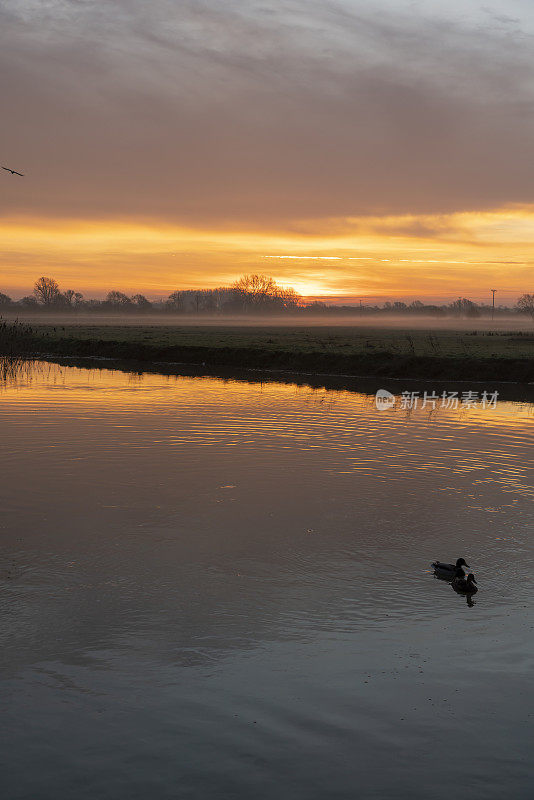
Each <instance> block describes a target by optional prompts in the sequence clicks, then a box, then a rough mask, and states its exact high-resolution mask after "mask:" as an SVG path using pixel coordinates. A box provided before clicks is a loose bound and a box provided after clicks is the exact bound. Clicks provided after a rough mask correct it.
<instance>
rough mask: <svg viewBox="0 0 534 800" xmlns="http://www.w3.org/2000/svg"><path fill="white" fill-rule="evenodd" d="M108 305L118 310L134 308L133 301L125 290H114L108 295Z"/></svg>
mask: <svg viewBox="0 0 534 800" xmlns="http://www.w3.org/2000/svg"><path fill="white" fill-rule="evenodd" d="M106 305H107V306H108V308H109V307H111V308H113V309H114V310H116V311H129V310H131V308H132V305H133V304H132V301H131V300H130V298H129V297H128V295H126V294H124V292H117V291H112V292H108V294H107V296H106Z"/></svg>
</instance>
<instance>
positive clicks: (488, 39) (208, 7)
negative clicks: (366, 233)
mask: <svg viewBox="0 0 534 800" xmlns="http://www.w3.org/2000/svg"><path fill="white" fill-rule="evenodd" d="M518 8H519V9H521V5H520V4H519V5H516V6H514V17H515V16H517V18H518V19H520V16H521V15H520V14H519V13H518V12H517V9H518ZM414 9H415V10H414ZM499 15H501V16H502V14H501V9H496V10H495V11H494V12H493V15H489V14H487V13H482V12H481V13H480V14H479V15H478V16H476V18H473V19H472V20H471V21H469V20H468V21H466V22H461V19H462V17H461V15H460V14H456V15H454V14H452V15H451V14H449V15H448V16H447V17H443V16H442V17H438V16H436V14H435V13H431V12H430V5H428V4H425V3H421V4H419V6H416V5H414V4H411V3H404V2H400V1H399V2H383V3H376V4H372V7H370V4H369V3H364V2H353V1H351V2H349V0H345V2H341V1H339V2H332V1H331V2H321V3H319V2H316V0H306V2H304V0H279V1H278V2H259V1H256V0H249V2H239V3H238V2H237V1H236V0H228V2H225V3H224V4H222V3H221V2H220V0H217V1H216V0H183V1H182V2H180V3H176V2H172V1H171V0H152V2H151V3H150V4H148V3H145V2H141V0H115V2H113V3H109V2H104V1H103V0H76V1H74V0H45V1H44V2H39V3H37V2H35V1H34V0H32V1H31V2H29V1H28V0H17V2H15V0H4V3H3V6H2V8H1V10H0V31H1V33H0V39H1V41H0V44H1V47H0V88H1V91H2V97H3V104H4V111H6V110H7V109H9V113H8V115H6V117H5V121H4V130H3V145H2V147H3V149H2V159H4V162H3V163H9V164H13V165H14V166H15V168H18V167H20V168H23V169H22V171H25V172H26V173H27V177H26V178H25V179H24V180H20V181H19V183H18V184H16V183H15V182H14V181H11V182H6V181H5V180H4V183H3V184H2V196H1V203H2V205H1V207H0V212H3V213H4V214H10V215H13V214H14V213H19V214H35V215H37V216H40V217H42V216H44V215H51V216H61V217H66V216H71V217H80V218H104V217H108V218H114V219H132V218H136V219H139V218H145V219H158V220H168V221H170V222H176V223H184V224H188V225H202V226H206V225H210V224H211V225H214V226H217V225H228V224H236V225H241V226H246V225H254V226H266V227H267V226H269V225H275V226H276V225H287V224H290V223H292V222H295V224H298V223H297V221H298V220H301V219H307V220H313V219H316V220H319V219H327V218H346V217H350V216H357V215H366V214H369V215H380V214H389V215H392V214H393V215H395V214H421V213H426V214H440V213H449V212H451V211H456V210H469V209H482V208H492V207H498V206H502V205H504V204H507V203H519V204H524V203H530V202H533V201H534V197H533V194H534V189H533V187H534V163H533V161H532V158H531V141H532V136H533V133H534V130H533V129H534V121H533V116H532V99H533V97H532V94H533V87H532V82H531V70H532V42H531V35H530V33H529V32H528V30H529V24H530V22H529V21H528V20H524V28H521V27H520V26H519V25H517V23H515V22H514V26H517V27H514V29H513V34H511V33H510V30H511V23H512V21H513V20H501V22H500V23H499V25H497V26H495V24H494V23H495V21H496V20H497V18H498V17H499ZM484 20H486V22H485V21H484ZM527 23H528V24H527ZM431 233H432V232H431V231H426V232H425V231H420V230H416V229H414V231H413V235H414V236H417V235H431ZM402 235H410V233H409V231H407V230H405V231H404V232H403V234H402Z"/></svg>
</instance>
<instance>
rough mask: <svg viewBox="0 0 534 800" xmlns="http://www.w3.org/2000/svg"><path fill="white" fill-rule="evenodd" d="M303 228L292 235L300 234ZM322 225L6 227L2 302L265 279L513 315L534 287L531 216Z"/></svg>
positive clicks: (334, 293) (159, 292) (320, 292)
mask: <svg viewBox="0 0 534 800" xmlns="http://www.w3.org/2000/svg"><path fill="white" fill-rule="evenodd" d="M296 227H297V226H295V228H296ZM317 227H319V226H318V224H317V222H316V221H313V222H312V223H301V224H300V226H299V228H298V229H295V230H293V231H291V232H289V231H261V230H260V231H254V230H247V231H239V230H225V229H224V228H218V229H212V230H205V229H202V228H191V227H189V228H184V227H178V226H174V225H170V224H164V225H163V224H156V223H152V224H150V225H149V224H144V225H143V224H140V223H135V222H128V223H126V222H114V221H105V222H94V221H93V222H83V221H80V220H68V221H66V220H37V219H35V220H25V219H18V220H16V219H14V220H11V219H5V220H3V221H2V222H0V237H1V241H2V243H3V251H4V268H3V286H2V290H3V291H7V292H11V293H12V294H13V296H17V295H20V294H24V293H29V291H30V289H31V287H32V285H33V282H34V280H35V278H36V277H38V276H39V275H40V274H46V275H53V276H54V277H56V279H57V280H58V281H59V282H60V285H61V287H62V288H63V289H67V288H75V289H77V290H80V291H82V292H83V293H84V294H85V295H86V296H102V294H103V293H105V292H106V291H108V290H109V289H119V290H121V291H125V292H127V293H134V292H136V291H138V290H141V291H143V292H145V293H146V294H147V296H150V297H165V296H167V295H168V294H169V293H170V292H171V291H173V290H174V289H177V288H199V287H215V286H220V285H227V284H229V283H231V282H232V281H233V280H235V278H236V277H237V276H239V275H240V274H242V273H244V272H250V271H261V272H264V273H267V274H270V275H273V276H274V277H275V278H276V280H277V281H279V282H280V283H281V284H284V285H291V286H294V287H295V288H296V289H297V290H298V291H299V292H301V293H302V294H303V295H305V296H307V297H311V296H314V297H320V298H324V299H325V300H326V301H330V302H333V301H334V300H336V301H338V300H339V299H340V298H341V299H342V298H343V297H345V298H347V299H348V301H351V302H353V301H354V298H362V299H363V300H364V301H365V300H366V299H367V300H368V301H369V302H371V300H374V299H375V298H378V299H387V298H389V297H398V298H403V297H404V298H422V299H424V298H437V299H444V300H445V299H447V298H450V299H455V298H456V297H458V296H459V295H466V296H469V297H471V298H473V299H477V300H478V299H480V300H484V301H487V300H488V298H489V296H490V295H489V291H488V290H489V288H496V289H497V290H498V295H497V301H498V302H501V303H507V304H510V303H512V302H515V299H516V298H517V296H519V295H520V294H521V293H523V292H525V291H528V290H531V289H532V288H533V287H532V285H531V284H532V277H533V272H532V240H533V237H534V209H530V208H515V209H508V210H500V211H494V212H485V213H474V212H471V213H465V214H452V215H446V216H439V217H438V216H434V217H430V216H428V217H421V216H420V217H417V218H416V217H411V216H409V217H408V216H405V217H374V218H364V219H355V218H353V219H348V220H337V221H336V220H328V221H326V222H325V223H323V224H322V225H321V226H320V227H322V228H323V230H322V232H321V233H320V234H319V233H313V231H314V230H316V229H317Z"/></svg>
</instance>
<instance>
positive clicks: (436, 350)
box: [0, 323, 534, 383]
mask: <svg viewBox="0 0 534 800" xmlns="http://www.w3.org/2000/svg"><path fill="white" fill-rule="evenodd" d="M0 354H2V355H23V356H26V357H39V356H58V357H77V358H108V359H116V360H121V361H135V362H136V363H140V364H143V363H146V364H151V365H152V367H154V365H157V364H161V365H166V364H167V365H169V364H177V363H178V364H183V365H191V366H194V365H199V366H207V367H222V368H231V369H265V370H282V371H289V372H294V373H299V372H300V373H302V372H304V373H317V374H327V375H344V376H368V377H389V378H404V379H421V380H428V379H438V380H446V381H450V380H459V381H467V380H471V381H513V382H519V383H529V382H532V381H534V334H533V333H532V332H530V331H528V330H526V331H508V332H506V331H504V332H503V331H499V332H493V331H487V330H486V331H479V330H476V329H473V330H471V331H465V330H430V329H426V330H413V329H412V330H410V329H404V328H379V327H369V328H363V327H358V328H354V327H350V326H338V327H335V326H331V327H324V326H323V327H309V328H302V327H295V326H261V327H260V326H258V327H251V326H247V327H245V326H223V325H220V326H213V325H209V326H203V325H197V326H191V325H189V326H177V325H174V326H150V325H138V326H131V325H85V326H81V325H55V326H54V325H36V324H32V325H26V324H20V323H19V324H11V323H4V324H3V325H2V327H1V329H0Z"/></svg>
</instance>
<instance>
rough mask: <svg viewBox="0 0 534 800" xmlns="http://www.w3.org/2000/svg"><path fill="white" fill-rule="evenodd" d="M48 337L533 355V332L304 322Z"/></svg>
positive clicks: (51, 333) (108, 329) (93, 328)
mask: <svg viewBox="0 0 534 800" xmlns="http://www.w3.org/2000/svg"><path fill="white" fill-rule="evenodd" d="M33 327H34V328H35V329H36V330H38V331H39V332H40V333H43V334H46V335H47V336H48V337H50V339H55V340H58V339H76V340H89V341H93V342H94V341H103V342H121V343H127V344H130V345H134V346H135V345H145V346H150V347H153V348H156V349H161V348H168V347H171V348H174V347H179V348H181V347H191V346H194V347H207V348H210V349H211V348H239V349H241V348H245V349H249V348H253V349H259V350H267V351H287V352H291V353H316V352H319V353H331V354H342V355H355V354H362V353H366V354H369V353H372V351H377V352H384V353H391V354H397V355H420V356H433V355H440V356H445V357H447V356H448V357H453V358H461V357H475V358H532V357H533V355H534V330H533V331H532V332H531V333H528V332H521V331H508V332H492V331H475V330H473V331H455V330H430V329H427V330H425V329H420V330H419V329H416V330H414V329H409V328H378V327H369V328H362V327H350V326H331V327H310V328H305V327H302V326H299V327H296V326H293V327H292V326H288V327H284V326H273V327H270V326H266V327H264V326H261V327H260V326H258V327H249V326H246V327H245V326H220V327H217V328H216V327H214V326H211V325H210V326H203V325H198V326H191V325H188V326H175V325H173V326H168V327H166V326H160V325H158V326H156V325H154V326H131V325H83V326H81V325H71V326H57V325H56V326H52V325H39V326H33Z"/></svg>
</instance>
